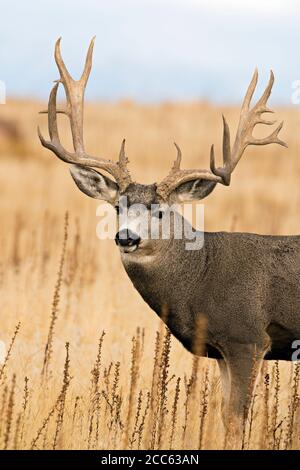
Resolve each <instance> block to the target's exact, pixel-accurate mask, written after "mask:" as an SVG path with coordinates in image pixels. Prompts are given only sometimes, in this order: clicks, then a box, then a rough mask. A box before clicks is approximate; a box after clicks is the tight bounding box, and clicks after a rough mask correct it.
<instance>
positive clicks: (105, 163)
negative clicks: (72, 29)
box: [38, 38, 131, 192]
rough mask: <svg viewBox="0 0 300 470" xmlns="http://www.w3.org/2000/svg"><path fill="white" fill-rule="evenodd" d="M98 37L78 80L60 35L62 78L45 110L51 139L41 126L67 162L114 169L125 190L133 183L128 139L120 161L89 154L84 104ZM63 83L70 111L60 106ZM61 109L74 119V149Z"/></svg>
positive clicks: (47, 143) (58, 54) (57, 54)
mask: <svg viewBox="0 0 300 470" xmlns="http://www.w3.org/2000/svg"><path fill="white" fill-rule="evenodd" d="M94 40H95V38H93V39H92V41H91V43H90V46H89V49H88V52H87V56H86V61H85V66H84V70H83V73H82V75H81V77H80V79H79V80H74V79H73V78H72V77H71V75H70V74H69V72H68V70H67V68H66V66H65V63H64V61H63V59H62V56H61V52H60V41H61V38H59V39H58V40H57V41H56V44H55V54H54V56H55V61H56V64H57V67H58V70H59V74H60V79H59V80H57V81H56V82H55V85H54V86H53V88H52V90H51V93H50V96H49V102H48V110H47V111H41V113H47V114H48V129H49V136H50V141H48V140H46V139H44V137H43V136H42V134H41V131H40V129H39V128H38V135H39V138H40V141H41V144H42V145H43V146H44V147H46V148H48V149H49V150H51V151H52V152H54V153H55V155H56V156H57V157H58V158H60V159H61V160H63V161H64V162H66V163H76V164H78V165H82V166H90V167H95V168H101V169H102V170H105V171H107V172H108V173H110V174H111V175H112V176H113V177H114V178H115V180H116V181H117V183H118V185H119V187H120V190H121V192H122V191H124V190H125V189H126V188H127V186H128V185H129V184H130V183H131V177H130V173H129V171H128V169H127V163H128V160H127V158H126V155H125V140H123V142H122V145H121V150H120V154H119V160H118V162H113V161H111V160H107V159H104V158H97V157H91V156H89V155H87V154H86V152H85V149H84V143H83V108H84V92H85V88H86V84H87V81H88V78H89V75H90V71H91V67H92V55H93V47H94ZM60 83H62V84H63V86H64V89H65V93H66V97H67V109H66V111H62V110H58V109H56V97H57V90H58V87H59V84H60ZM57 113H63V114H66V115H67V116H68V118H69V120H70V125H71V133H72V140H73V147H74V152H73V153H72V152H69V151H67V150H66V149H65V148H64V147H63V146H62V144H61V142H60V139H59V133H58V126H57Z"/></svg>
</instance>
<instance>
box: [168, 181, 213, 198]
mask: <svg viewBox="0 0 300 470" xmlns="http://www.w3.org/2000/svg"><path fill="white" fill-rule="evenodd" d="M216 184H217V183H216V182H215V181H208V180H205V179H195V180H191V181H186V182H185V183H182V184H181V185H179V186H178V187H177V188H176V189H175V190H174V191H173V192H172V193H171V194H170V198H169V199H170V202H172V203H176V202H177V203H180V202H190V201H195V200H200V199H204V198H205V197H206V196H208V195H209V194H210V193H211V192H212V191H213V190H214V188H215V186H216Z"/></svg>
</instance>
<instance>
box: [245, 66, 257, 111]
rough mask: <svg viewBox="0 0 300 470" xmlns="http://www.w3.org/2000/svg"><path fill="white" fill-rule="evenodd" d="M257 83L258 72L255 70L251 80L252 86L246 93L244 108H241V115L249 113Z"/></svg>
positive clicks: (250, 85)
mask: <svg viewBox="0 0 300 470" xmlns="http://www.w3.org/2000/svg"><path fill="white" fill-rule="evenodd" d="M257 81H258V70H257V69H255V70H254V74H253V76H252V79H251V82H250V84H249V86H248V89H247V91H246V95H245V98H244V101H243V104H242V108H241V114H242V113H244V112H245V111H248V110H249V108H250V103H251V100H252V97H253V95H254V92H255V89H256V86H257Z"/></svg>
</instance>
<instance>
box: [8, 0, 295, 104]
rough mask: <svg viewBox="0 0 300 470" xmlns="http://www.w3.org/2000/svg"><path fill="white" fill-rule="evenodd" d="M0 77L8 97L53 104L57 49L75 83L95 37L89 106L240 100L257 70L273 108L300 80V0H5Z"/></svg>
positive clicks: (89, 86)
mask: <svg viewBox="0 0 300 470" xmlns="http://www.w3.org/2000/svg"><path fill="white" fill-rule="evenodd" d="M0 6H1V28H0V80H4V81H5V83H6V87H7V93H8V95H11V96H12V95H14V96H15V95H17V96H26V97H27V96H30V97H38V98H43V99H44V98H46V97H47V95H48V92H49V89H50V87H51V83H52V81H53V80H55V79H56V78H57V77H58V75H57V71H56V67H55V63H54V60H53V47H54V43H55V40H56V39H57V37H59V36H62V51H63V57H64V59H65V61H66V63H67V65H68V67H69V68H70V70H71V71H72V73H73V74H74V75H75V76H76V75H78V74H79V73H80V71H81V67H82V64H83V61H84V55H85V52H86V49H87V46H88V43H89V40H90V38H91V37H92V36H93V35H95V34H96V45H95V50H94V65H93V70H92V73H91V77H90V81H89V85H88V90H87V96H88V98H90V99H101V100H118V99H123V98H131V99H134V100H137V101H141V102H153V101H154V102H157V101H166V100H194V99H207V100H210V101H214V102H216V103H231V102H239V101H240V99H241V97H242V95H243V93H244V91H245V87H246V86H247V84H248V82H249V80H250V78H251V75H252V73H253V70H254V68H255V67H256V66H257V67H258V68H259V71H260V77H261V82H260V83H261V86H263V85H265V82H266V80H267V78H268V73H269V70H270V68H272V69H273V70H274V72H275V76H276V83H275V86H274V93H273V102H278V103H287V104H289V103H290V99H291V93H292V82H293V81H294V80H299V79H300V51H299V50H298V49H299V46H298V44H299V43H300V41H299V39H300V26H299V25H300V2H299V1H298V0H251V1H250V0H249V1H248V0H243V1H242V0H205V1H204V0H106V1H104V0H42V1H40V2H38V1H37V0H26V1H24V2H20V0H19V1H17V0H0Z"/></svg>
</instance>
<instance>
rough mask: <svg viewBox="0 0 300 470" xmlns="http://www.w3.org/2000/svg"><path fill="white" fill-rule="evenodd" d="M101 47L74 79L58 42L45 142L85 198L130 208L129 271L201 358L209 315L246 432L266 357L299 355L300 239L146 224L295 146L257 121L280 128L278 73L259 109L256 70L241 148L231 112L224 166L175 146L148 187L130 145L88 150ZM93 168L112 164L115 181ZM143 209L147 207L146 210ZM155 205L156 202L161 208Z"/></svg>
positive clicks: (232, 423)
mask: <svg viewBox="0 0 300 470" xmlns="http://www.w3.org/2000/svg"><path fill="white" fill-rule="evenodd" d="M92 52H93V41H92V42H91V44H90V47H89V50H88V53H87V58H86V63H85V68H84V71H83V74H82V76H81V78H80V79H79V80H74V79H73V78H72V77H71V75H70V74H69V72H68V70H67V68H66V66H65V64H64V62H63V59H62V57H61V52H60V40H58V41H57V43H56V46H55V60H56V63H57V66H58V69H59V74H60V79H59V80H58V81H56V83H55V85H54V87H53V89H52V91H51V93H50V97H49V103H48V110H47V111H46V113H48V127H49V135H50V140H49V141H47V140H45V139H44V137H43V136H42V134H41V132H40V131H39V137H40V140H41V143H42V145H43V146H44V147H46V148H48V149H49V150H51V151H52V152H53V153H54V154H55V155H56V156H57V157H59V158H60V159H61V160H63V161H64V162H66V163H69V164H71V167H70V170H71V175H72V177H73V179H74V181H75V183H76V185H77V186H78V187H79V189H80V190H81V191H83V192H84V193H85V194H87V195H88V196H90V197H93V198H97V199H102V200H105V201H106V202H109V203H110V204H112V205H113V206H114V207H115V208H116V211H117V213H118V214H121V215H122V213H124V211H125V212H126V209H127V208H129V211H128V214H127V218H126V220H125V222H124V220H123V222H120V225H119V230H118V233H117V234H116V238H115V240H116V243H117V245H118V247H119V250H120V253H121V258H122V262H123V264H124V267H125V269H126V271H127V273H128V275H129V277H130V279H131V281H132V282H133V285H134V286H135V288H136V289H137V290H138V291H139V293H140V294H141V296H142V297H143V298H144V300H145V301H146V302H147V303H148V304H149V305H150V307H151V308H152V309H153V310H154V311H155V312H156V313H157V314H158V315H160V316H162V314H163V312H164V311H166V312H167V316H162V319H163V320H164V321H166V323H167V325H168V327H169V328H170V330H171V332H172V333H173V334H174V335H175V336H176V337H177V338H178V339H179V341H181V343H182V344H183V345H184V346H185V347H186V348H187V349H188V350H189V351H191V352H194V353H197V354H200V352H199V351H198V350H197V351H195V348H194V346H195V341H197V324H198V319H199V318H200V317H201V318H203V319H204V320H205V331H204V336H203V338H204V341H203V342H204V350H203V351H202V353H201V354H203V355H207V356H209V357H212V358H215V359H217V360H218V363H219V366H220V373H221V381H222V389H223V403H222V410H223V421H224V424H225V426H226V428H227V430H232V429H236V430H237V432H236V433H233V432H231V433H227V435H228V436H229V437H232V436H234V435H235V436H239V437H241V435H242V425H243V421H244V418H245V416H246V415H245V412H246V411H247V407H248V405H249V397H250V396H251V388H252V387H253V385H254V382H255V378H256V376H257V374H258V371H259V367H260V365H261V363H262V360H263V359H264V358H267V359H288V360H290V359H291V356H292V352H293V350H292V349H291V343H292V341H293V340H294V339H297V338H299V337H300V313H299V312H300V237H298V236H290V237H284V236H278V237H275V236H267V235H266V236H264V235H255V234H249V233H225V232H220V233H208V232H205V233H204V244H203V246H202V248H201V249H196V250H187V249H186V241H187V240H186V239H185V238H184V237H183V238H181V239H180V238H179V239H178V238H177V237H175V236H174V231H171V232H170V236H169V237H168V238H167V239H164V238H163V237H158V238H155V237H150V238H149V237H146V236H144V233H143V232H142V231H141V230H140V228H139V221H140V219H141V217H143V218H144V219H145V220H146V221H147V223H148V224H149V226H151V225H152V224H153V223H154V222H155V224H156V225H157V224H158V226H159V228H163V223H162V220H163V218H164V216H166V215H168V216H170V219H171V220H172V227H173V228H174V227H176V224H177V223H178V222H182V219H181V215H180V214H179V213H178V212H176V211H175V212H174V211H171V207H172V205H173V204H174V203H184V202H188V201H193V200H201V199H203V198H205V197H207V196H208V195H209V194H210V193H211V192H212V191H213V190H214V189H215V187H216V185H217V184H221V185H226V186H228V185H229V184H230V179H231V174H232V172H233V171H234V169H235V167H236V165H237V163H238V162H239V160H240V158H241V156H242V155H243V153H244V151H245V149H246V148H247V146H249V145H266V144H271V143H276V144H279V145H284V146H285V143H284V142H283V141H282V140H280V138H279V136H278V135H279V132H280V129H281V127H282V123H281V124H280V125H279V126H278V127H277V128H275V130H273V132H272V133H271V134H270V135H269V136H267V137H264V138H255V137H254V136H253V130H254V128H255V126H256V125H257V124H265V125H272V124H274V122H273V121H267V120H265V119H264V118H263V115H264V114H265V113H270V112H272V111H271V110H270V109H269V108H268V107H267V100H268V98H269V96H270V94H271V90H272V86H273V82H274V76H273V73H272V72H271V75H270V80H269V83H268V85H267V87H266V89H265V91H264V93H263V94H262V96H261V98H260V99H259V100H258V101H257V102H256V104H255V105H254V106H253V107H251V100H252V97H253V94H254V91H255V88H256V84H257V79H258V75H257V71H256V72H255V73H254V75H253V78H252V80H251V83H250V85H249V87H248V90H247V93H246V95H245V98H244V101H243V104H242V108H241V114H240V120H239V124H238V128H237V132H236V136H235V140H234V142H233V144H231V137H230V131H229V127H228V124H227V122H226V120H225V118H224V117H223V166H222V167H216V165H215V153H214V147H213V146H212V147H211V151H210V169H209V170H206V169H191V170H183V169H181V167H180V164H181V151H180V149H179V147H178V146H177V145H176V144H175V145H176V147H177V159H176V160H175V162H174V164H173V167H172V169H171V171H170V173H169V174H168V175H167V176H166V177H165V178H164V179H163V180H162V181H161V182H160V183H159V184H156V183H154V184H152V185H143V184H138V183H135V182H133V181H132V180H131V176H130V173H129V170H128V168H127V163H128V161H127V158H126V155H125V147H124V144H125V141H123V143H122V146H121V151H120V154H119V160H118V161H117V162H114V161H112V160H108V159H104V158H99V157H92V156H90V155H88V154H87V153H86V151H85V147H84V142H83V128H82V126H83V104H84V92H85V87H86V84H87V80H88V77H89V73H90V70H91V65H92ZM60 83H62V84H63V86H64V89H65V92H66V97H67V105H68V106H67V109H66V111H61V110H57V108H56V96H57V90H58V87H59V85H60ZM58 112H64V113H65V114H67V116H68V117H69V119H70V125H71V132H72V140H73V147H74V152H70V151H68V150H66V149H65V148H64V147H63V145H62V144H61V142H60V138H59V132H58V124H57V113H58ZM93 168H99V169H101V170H104V171H105V172H107V173H109V174H110V175H111V176H113V178H114V180H112V179H111V178H109V177H108V176H107V175H105V174H103V173H100V172H97V171H95V170H94V169H93ZM136 205H142V206H143V208H142V209H141V208H139V209H137V208H136ZM152 206H155V207H156V208H155V210H154V211H152ZM119 219H120V217H119V218H118V220H119ZM161 219H162V220H161ZM120 220H121V219H120ZM185 223H186V222H185ZM195 233H196V232H195ZM202 333H203V332H202Z"/></svg>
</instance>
